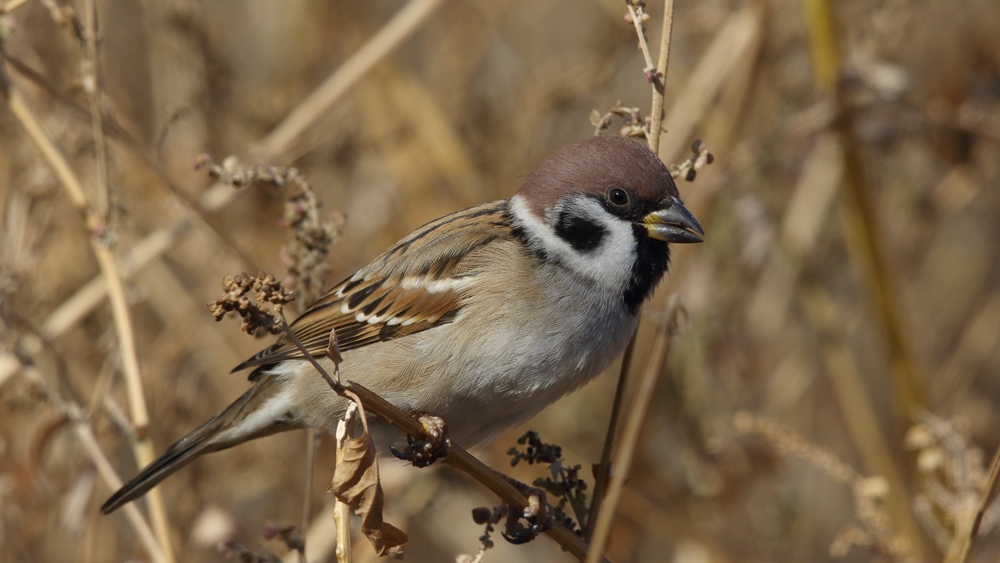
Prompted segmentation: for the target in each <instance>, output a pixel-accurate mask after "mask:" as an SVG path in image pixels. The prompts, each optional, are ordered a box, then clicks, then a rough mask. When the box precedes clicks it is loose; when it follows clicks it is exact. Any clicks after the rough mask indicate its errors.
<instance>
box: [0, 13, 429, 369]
mask: <svg viewBox="0 0 1000 563" xmlns="http://www.w3.org/2000/svg"><path fill="white" fill-rule="evenodd" d="M442 1H443V0H412V1H411V3H410V4H408V5H407V7H406V8H404V9H403V10H401V11H400V13H399V14H397V16H396V17H395V18H394V19H393V20H391V21H390V22H389V24H387V25H386V26H385V27H388V26H389V25H391V24H393V22H398V23H397V24H396V26H394V28H393V29H394V31H393V33H392V34H389V33H387V32H386V30H385V28H383V30H382V31H381V32H379V33H377V34H376V35H375V36H373V37H372V38H371V39H369V40H368V42H367V43H366V44H365V45H364V46H362V48H361V49H360V50H359V51H358V52H357V53H355V54H354V56H352V57H351V59H349V60H348V61H347V62H345V63H344V64H343V65H341V66H340V67H339V68H337V70H336V71H334V72H333V74H331V75H330V76H329V77H328V78H327V79H326V80H325V81H324V82H323V83H322V84H321V85H320V86H319V87H317V88H316V90H314V91H313V93H312V94H310V95H309V97H307V98H306V99H305V100H303V101H302V103H300V104H299V106H298V107H297V108H296V109H295V110H293V111H292V112H291V113H290V114H289V115H288V116H287V117H286V118H285V119H284V120H283V121H282V122H281V123H280V124H279V125H278V126H277V127H275V128H274V130H273V131H272V132H271V133H270V134H269V135H268V136H267V137H265V138H263V139H261V140H260V141H259V142H258V143H257V144H256V145H254V146H253V147H251V148H250V149H249V150H248V151H247V154H248V155H252V157H253V158H248V160H256V161H272V160H275V159H277V158H278V156H280V155H281V154H283V153H286V152H289V151H290V150H291V146H290V145H291V143H293V142H295V140H296V139H298V138H299V137H300V136H301V135H302V134H303V132H304V131H306V130H307V129H308V128H309V127H310V126H313V125H315V123H316V122H317V121H318V120H319V117H320V116H322V115H326V114H328V113H329V112H330V111H331V108H332V107H333V106H334V105H335V104H336V103H337V102H339V101H340V100H341V99H342V97H343V95H344V94H346V93H347V92H350V91H351V89H352V88H353V87H354V86H355V85H356V84H357V83H358V82H359V81H360V80H361V79H363V78H364V77H365V76H367V72H370V71H371V70H372V69H373V68H374V67H375V65H376V64H377V63H379V62H380V61H381V60H383V59H385V57H387V56H388V55H389V54H391V53H392V52H393V51H394V50H395V49H397V48H398V47H399V46H400V44H402V42H404V41H405V40H406V39H407V38H409V37H410V36H411V35H412V34H413V32H414V31H416V29H417V28H419V27H420V26H421V25H423V24H424V23H426V22H427V21H428V19H429V18H430V16H431V15H433V13H434V10H433V8H437V7H438V6H439V4H440V3H441V2H442ZM417 8H420V9H419V10H418V9H417ZM408 9H409V10H410V11H406V10H408ZM404 11H406V13H405V14H404ZM403 24H405V25H403ZM334 85H336V88H334ZM177 193H181V192H180V190H178V191H177ZM238 193H239V192H238V191H236V190H233V189H232V187H230V186H227V185H225V184H224V183H222V182H217V183H216V184H215V185H213V186H212V187H211V188H209V189H208V190H207V191H206V192H205V193H204V194H202V196H201V197H200V198H199V199H198V207H200V208H201V210H202V211H204V212H206V213H211V212H215V211H218V210H219V209H222V208H223V207H225V206H227V205H229V203H230V202H231V201H232V200H233V199H235V197H236V194H238ZM203 223H205V221H203ZM192 224H193V220H192V218H191V217H184V218H183V219H180V220H178V221H176V222H174V223H173V224H170V225H167V226H165V227H161V228H159V229H157V230H155V231H153V232H152V233H150V234H148V235H146V237H145V238H144V239H143V240H141V241H139V242H138V243H137V244H136V245H135V247H134V248H135V249H139V248H141V249H143V252H142V253H138V252H135V251H133V252H132V253H126V255H125V257H124V261H125V262H126V263H128V262H131V261H132V260H135V262H136V268H141V266H142V265H145V264H148V263H149V262H152V261H153V260H156V259H157V258H159V257H160V256H161V255H163V254H164V253H166V252H167V251H168V250H169V249H170V248H172V247H173V246H174V244H175V243H176V242H177V241H178V240H180V238H181V236H182V235H183V234H184V233H185V232H187V231H188V230H189V229H190V227H191V226H192ZM136 254H141V256H142V259H141V260H140V259H139V258H135V255H136ZM107 287H108V284H107V281H106V280H105V279H104V278H103V277H102V276H97V277H95V278H94V279H92V280H91V281H90V282H89V283H88V284H87V285H85V286H84V288H85V289H87V290H88V291H89V292H90V293H88V295H87V297H88V299H85V300H82V301H86V306H81V307H79V308H75V309H74V310H73V314H72V315H67V316H66V317H64V318H62V319H61V320H62V323H61V325H60V328H61V329H62V330H63V331H64V330H66V329H68V328H70V327H71V326H72V325H74V324H76V322H78V321H79V320H80V319H82V318H83V317H84V316H85V315H86V314H87V313H89V312H90V311H91V310H93V308H94V307H96V306H97V305H98V304H100V301H101V300H102V299H104V297H105V294H104V292H105V291H106V290H107ZM81 291H82V290H81ZM79 293H80V292H78V293H77V295H74V296H73V297H72V298H70V300H75V299H77V298H81V297H82V296H81V295H80V294H79ZM57 310H58V311H63V312H65V310H64V309H62V308H61V307H60V308H59V309H57ZM53 316H54V315H53ZM52 320H53V319H52V316H50V318H49V320H48V321H46V323H45V324H44V325H43V326H49V324H50V322H51V321H52ZM61 333H62V332H61V331H60V332H57V333H47V334H46V335H47V336H48V337H50V338H54V337H56V336H59V335H60V334H61ZM37 344H38V343H37V342H36V346H34V347H35V348H37ZM26 348H31V346H26ZM28 352H29V353H30V350H28ZM19 364H20V362H19V361H18V359H17V357H16V356H14V355H13V354H10V353H8V352H2V353H0V385H3V384H4V383H5V382H6V381H7V380H8V378H9V377H10V375H11V374H13V373H14V371H15V370H16V369H17V368H18V365H19Z"/></svg>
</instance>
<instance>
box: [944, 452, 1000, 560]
mask: <svg viewBox="0 0 1000 563" xmlns="http://www.w3.org/2000/svg"><path fill="white" fill-rule="evenodd" d="M998 488H1000V447H997V451H996V452H995V453H994V454H993V463H992V469H991V470H990V477H989V480H988V481H987V483H986V489H985V490H983V495H982V496H981V497H980V498H979V506H978V507H977V508H976V518H975V519H974V520H973V521H972V528H971V529H970V530H969V536H968V537H967V538H966V539H965V543H964V544H963V545H962V552H961V554H960V555H959V556H958V559H957V560H956V562H955V563H965V562H966V561H968V560H969V553H970V552H971V551H972V544H973V543H975V541H976V536H978V535H979V525H980V524H982V522H983V514H985V513H986V507H988V506H989V505H990V503H991V502H993V498H994V496H996V493H997V489H998Z"/></svg>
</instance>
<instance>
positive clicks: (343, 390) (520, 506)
mask: <svg viewBox="0 0 1000 563" xmlns="http://www.w3.org/2000/svg"><path fill="white" fill-rule="evenodd" d="M283 334H285V335H286V336H287V337H288V338H289V340H291V341H292V342H293V343H294V344H295V346H296V347H297V348H298V349H299V351H300V352H301V353H302V354H303V356H305V358H306V360H308V361H309V362H310V363H311V364H312V365H313V367H314V368H315V369H316V371H318V372H319V374H320V376H321V377H322V378H323V379H325V380H326V382H327V384H328V385H329V386H330V388H331V389H332V390H333V391H334V392H336V393H337V394H338V395H340V396H341V397H345V398H348V399H351V400H353V401H355V402H360V403H362V404H363V405H364V408H365V410H366V411H367V412H370V413H372V414H375V415H376V416H378V417H379V418H381V419H382V420H384V421H386V422H388V423H389V424H391V425H393V426H394V427H396V428H397V429H399V430H401V431H403V432H405V433H406V434H409V435H410V436H413V437H415V438H426V435H425V431H424V427H423V425H422V424H421V423H420V421H419V420H417V419H416V418H415V417H413V416H411V415H409V414H407V413H405V412H403V411H402V410H400V409H399V408H398V407H396V406H395V405H393V404H392V403H390V402H389V401H386V400H385V399H383V398H382V397H381V396H379V395H377V394H375V393H373V392H372V391H370V390H368V389H367V388H365V387H364V386H362V385H360V384H358V383H355V382H353V381H348V382H347V383H341V382H339V381H335V380H334V378H332V377H330V374H328V373H327V372H326V370H325V369H323V366H321V365H320V364H319V362H317V361H316V358H314V357H313V355H312V354H311V353H309V350H307V349H306V347H305V346H304V345H303V344H302V342H301V341H300V340H299V339H298V337H297V336H295V334H294V333H293V332H292V331H291V329H289V328H288V323H287V322H285V323H284V333H283ZM338 379H339V377H338ZM445 460H446V461H447V462H448V463H449V464H451V465H452V466H454V467H455V468H457V469H459V470H460V471H462V472H464V473H467V474H468V475H469V476H471V477H472V478H473V479H475V480H477V481H479V482H480V483H482V484H483V485H484V486H485V487H486V488H488V489H490V490H491V491H493V492H494V493H496V495H497V496H498V497H500V499H501V500H503V501H504V502H506V503H507V504H508V505H509V506H510V507H511V508H512V509H514V510H524V509H525V508H526V507H527V506H528V499H527V498H526V497H525V496H524V493H522V492H521V491H520V490H518V489H517V488H516V487H514V485H512V484H511V483H510V481H508V480H507V479H506V478H505V477H504V476H503V475H501V474H500V473H498V472H496V471H494V470H492V469H490V468H489V467H487V466H486V465H485V464H484V463H483V462H481V461H479V460H478V459H476V458H475V457H474V456H473V455H472V454H470V453H468V452H467V451H465V450H464V449H463V448H462V447H461V446H459V445H458V444H455V443H454V442H452V443H450V444H449V446H448V455H447V457H446V458H445ZM546 534H548V535H549V537H551V538H552V539H553V540H555V541H556V543H558V544H559V545H560V546H561V547H562V548H563V549H565V550H566V551H569V552H570V553H572V554H573V555H575V556H576V557H577V558H579V559H583V558H584V556H585V555H586V554H587V544H586V543H585V542H584V541H583V540H582V539H580V537H579V536H577V535H576V534H574V533H573V532H572V531H571V530H570V529H568V528H566V527H565V526H563V525H562V524H559V523H556V524H555V525H553V526H552V527H551V528H549V530H548V531H546Z"/></svg>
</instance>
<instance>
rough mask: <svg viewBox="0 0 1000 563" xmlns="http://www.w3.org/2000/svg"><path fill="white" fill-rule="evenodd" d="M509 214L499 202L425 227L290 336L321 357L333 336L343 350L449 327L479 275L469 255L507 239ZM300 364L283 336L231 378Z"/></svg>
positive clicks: (321, 304) (298, 323)
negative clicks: (293, 361) (285, 364)
mask: <svg viewBox="0 0 1000 563" xmlns="http://www.w3.org/2000/svg"><path fill="white" fill-rule="evenodd" d="M506 214H507V201H506V200H501V201H495V202H492V203H484V204H481V205H477V206H475V207H470V208H468V209H465V210H462V211H458V212H455V213H452V214H450V215H446V216H444V217H441V218H440V219H437V220H435V221H432V222H430V223H428V224H426V225H424V226H423V227H421V228H419V229H417V230H416V231H414V232H413V233H411V234H410V235H409V236H407V237H406V238H404V239H403V240H401V241H399V242H398V243H396V245H395V246H393V247H392V248H390V249H389V250H388V251H386V252H385V253H384V254H382V255H381V256H379V257H378V258H376V259H375V260H374V261H372V263H371V264H369V265H368V266H365V267H364V268H362V269H361V270H359V271H358V272H357V273H356V274H354V275H353V276H351V277H350V278H348V279H346V280H344V281H343V282H341V283H340V284H338V285H337V286H336V287H334V288H333V289H331V290H330V291H329V292H328V293H327V294H326V295H324V296H323V297H322V298H320V299H319V300H318V301H317V302H316V303H314V304H313V305H312V307H310V308H309V310H307V311H306V312H305V313H303V314H302V316H300V317H299V318H297V319H296V320H295V321H294V322H293V323H292V325H291V329H292V332H293V333H294V334H295V336H296V337H297V338H298V339H299V340H300V341H301V342H302V344H303V345H304V346H305V348H306V349H307V350H308V351H309V353H310V354H312V355H313V356H314V357H317V358H318V357H321V356H325V355H326V350H327V347H328V345H329V342H330V331H331V330H336V334H337V343H338V345H339V347H340V350H341V351H347V350H351V349H353V348H359V347H361V346H366V345H368V344H372V343H375V342H382V341H386V340H392V339H394V338H401V337H404V336H407V335H410V334H415V333H417V332H421V331H424V330H427V329H430V328H434V327H435V326H439V325H441V324H444V323H448V322H451V321H452V320H454V318H455V316H456V315H457V314H458V312H459V310H461V307H462V301H463V297H464V296H465V291H466V290H467V288H468V287H469V286H470V285H471V284H472V283H474V279H475V276H476V274H477V273H478V269H477V267H476V264H474V263H472V262H471V261H470V260H468V258H469V256H470V254H472V253H473V252H474V251H475V250H477V249H479V248H481V247H484V246H486V245H488V244H490V243H492V242H494V241H497V240H500V239H509V238H510V232H511V226H510V224H509V222H508V221H507V220H506ZM304 357H305V356H304V355H303V354H302V352H301V351H300V350H299V349H298V347H297V346H296V345H295V343H294V342H292V341H291V340H290V339H289V338H288V336H287V335H284V334H283V335H282V336H281V337H280V338H279V339H278V340H277V342H275V343H274V344H273V345H271V346H270V347H268V348H266V349H264V350H262V351H261V352H260V353H258V354H257V355H255V356H254V357H252V358H250V359H249V360H247V361H245V362H243V363H242V364H240V365H238V366H236V368H234V369H233V371H234V372H235V371H239V370H242V369H246V368H250V367H260V366H268V365H272V364H275V363H277V362H280V361H282V360H288V359H302V358H304ZM254 373H256V372H254ZM253 377H254V374H251V379H252V378H253Z"/></svg>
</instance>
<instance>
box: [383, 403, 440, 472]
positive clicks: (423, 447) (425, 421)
mask: <svg viewBox="0 0 1000 563" xmlns="http://www.w3.org/2000/svg"><path fill="white" fill-rule="evenodd" d="M420 424H421V426H423V427H424V437H423V438H414V437H413V436H407V437H406V442H407V444H409V445H408V446H406V449H405V450H404V451H402V452H401V451H399V450H397V449H396V448H394V447H391V446H390V447H389V451H391V452H392V455H394V456H396V457H398V458H399V459H402V460H404V461H409V462H410V463H412V464H413V465H414V466H416V467H427V466H428V465H430V464H432V463H434V462H435V461H437V460H439V459H441V458H443V457H444V456H446V455H448V447H449V446H450V445H451V440H450V439H449V438H448V427H447V426H445V424H444V419H442V418H440V417H437V416H431V415H428V414H425V415H421V416H420Z"/></svg>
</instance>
